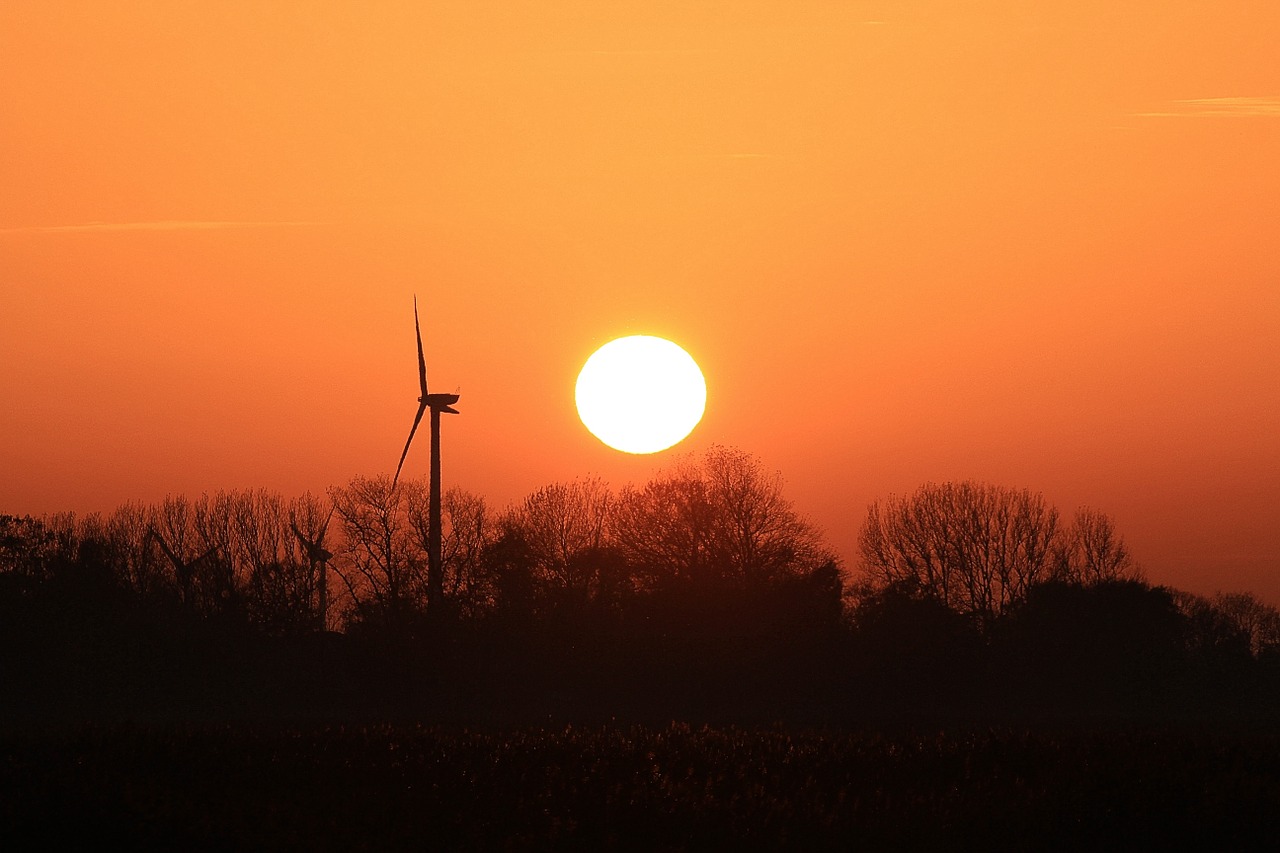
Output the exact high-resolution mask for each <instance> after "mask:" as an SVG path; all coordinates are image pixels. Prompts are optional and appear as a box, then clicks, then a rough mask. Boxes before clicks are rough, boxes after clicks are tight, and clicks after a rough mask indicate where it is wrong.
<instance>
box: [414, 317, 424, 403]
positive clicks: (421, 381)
mask: <svg viewBox="0 0 1280 853" xmlns="http://www.w3.org/2000/svg"><path fill="white" fill-rule="evenodd" d="M413 332H414V334H415V335H417V336H418V384H419V385H421V386H422V396H424V397H425V396H427V360H426V359H425V358H423V357H422V329H421V328H419V326H418V297H417V296H414V297H413Z"/></svg>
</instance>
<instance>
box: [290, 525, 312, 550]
mask: <svg viewBox="0 0 1280 853" xmlns="http://www.w3.org/2000/svg"><path fill="white" fill-rule="evenodd" d="M289 528H290V529H291V530H292V531H293V535H294V536H297V537H298V541H299V542H301V543H302V547H303V548H308V547H310V546H311V543H310V542H308V541H307V538H306V537H305V536H303V535H302V531H301V530H299V529H298V525H296V524H294V523H293V522H292V521H291V522H289Z"/></svg>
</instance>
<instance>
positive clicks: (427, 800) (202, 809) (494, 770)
mask: <svg viewBox="0 0 1280 853" xmlns="http://www.w3.org/2000/svg"><path fill="white" fill-rule="evenodd" d="M0 755H2V756H3V763H0V827H2V829H0V849H5V850H17V849H66V848H67V847H68V845H73V844H74V845H86V846H85V847H84V849H92V848H98V847H105V846H110V845H111V844H112V843H113V842H114V843H116V844H122V845H124V846H126V847H127V848H128V849H175V850H176V849H219V850H222V849H226V850H249V849H297V850H409V849H414V850H431V849H498V850H502V849H509V850H524V849H583V850H586V849H590V850H709V849H736V850H741V849H791V850H828V849H853V850H857V849H896V850H915V849H984V850H989V849H1062V850H1082V849H1097V850H1103V849H1114V850H1121V849H1123V850H1134V849H1224V850H1225V849H1232V850H1242V849H1271V847H1270V844H1271V843H1274V840H1275V839H1276V838H1280V733H1276V732H1274V731H1271V732H1267V731H1259V730H1248V729H1234V730H1231V731H1211V730H1208V729H1205V728H1194V729H1193V728H1182V729H1176V728H1144V727H1139V726H1130V727H1115V728H1093V729H1087V730H1086V729H1078V728H1077V729H1058V730H1054V731H1047V730H1035V731H1033V730H1019V729H1014V728H996V729H960V728H952V729H948V730H916V731H905V730H903V731H896V732H883V731H868V730H861V731H814V730H788V729H784V728H782V727H773V728H769V727H763V728H759V727H757V728H737V727H703V728H696V727H689V726H685V725H679V724H671V725H669V726H665V727H648V726H624V725H611V726H599V727H592V728H575V727H563V728H562V727H558V726H557V727H554V728H510V729H497V728H494V729H489V730H472V729H462V728H456V727H455V728H436V727H415V726H347V727H340V726H333V727H323V726H313V727H306V728H295V727H289V726H283V725H276V726H253V725H239V726H230V727H196V728H192V727H187V728H165V729H159V728H130V727H112V728H84V729H79V730H76V731H73V732H63V733H60V734H44V735H34V734H24V735H10V736H7V737H5V738H4V739H3V740H2V741H0Z"/></svg>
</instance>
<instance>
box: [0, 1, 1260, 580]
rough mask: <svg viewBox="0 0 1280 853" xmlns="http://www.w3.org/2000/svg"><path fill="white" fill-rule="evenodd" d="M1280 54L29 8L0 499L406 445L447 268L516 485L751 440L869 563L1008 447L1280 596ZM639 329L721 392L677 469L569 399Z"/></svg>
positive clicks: (767, 22) (1098, 37)
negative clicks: (893, 515)
mask: <svg viewBox="0 0 1280 853" xmlns="http://www.w3.org/2000/svg"><path fill="white" fill-rule="evenodd" d="M1277 45H1280V4H1277V3H1275V2H1242V0H1212V2H1210V1H1209V0H1187V1H1185V2H1184V0H1161V2H1149V3H1115V2H1096V0H1075V2H1070V3H1067V2H1047V3H1026V2H991V1H990V0H974V2H965V3H959V2H942V0H933V2H925V0H903V2H806V0H788V2H741V0H738V2H718V3H711V2H705V3H704V2H654V0H644V2H607V3H606V2H598V0H590V2H585V1H584V2H561V0H546V2H529V3H514V2H510V0H504V2H477V0H467V2H437V3H431V2H426V3H419V2H398V3H377V2H374V3H356V2H348V3H324V2H314V0H307V2H279V3H264V2H260V0H254V2H240V0H236V2H204V3H175V2H172V0H165V2H130V3H117V2H109V3H108V2H66V3H52V2H48V0H39V2H31V0H5V2H4V3H3V4H0V357H2V358H3V364H4V369H3V373H2V374H0V513H9V514H27V513H30V514H43V513H47V512H53V511H59V510H72V511H75V512H78V513H83V512H91V511H102V512H108V511H110V510H112V509H114V508H115V507H116V506H118V505H119V504H121V503H123V502H125V501H129V500H139V501H144V502H152V501H159V500H160V499H162V498H163V497H164V496H165V495H166V494H186V495H188V496H191V497H196V496H198V495H199V494H200V493H201V492H205V491H208V492H213V491H216V490H218V489H224V488H226V489H231V488H250V487H265V488H269V489H272V490H276V491H279V492H282V493H283V494H285V495H289V496H291V495H296V494H301V493H302V492H303V491H307V490H310V491H313V492H323V491H324V489H325V488H326V487H328V486H331V485H339V484H342V483H345V482H347V481H348V480H349V479H350V478H351V477H353V476H355V475H374V474H378V473H386V474H388V475H389V474H390V473H391V472H392V471H393V470H394V468H395V464H396V461H397V459H398V457H399V452H400V449H401V447H402V445H403V442H404V438H405V434H406V432H407V430H408V426H409V422H410V421H411V419H412V417H413V414H414V411H415V410H416V408H417V402H416V397H417V376H416V365H415V354H414V343H413V315H412V307H413V305H412V299H413V295H414V294H415V293H416V294H417V296H418V298H419V300H420V304H421V306H422V310H423V334H424V338H425V345H426V351H427V363H428V368H429V371H430V378H431V380H432V385H433V386H434V387H433V390H439V391H451V390H453V389H454V388H455V387H458V386H460V390H461V394H462V399H461V401H460V402H459V404H458V408H459V409H460V410H461V412H462V414H461V415H459V416H456V417H449V418H447V419H445V421H444V435H443V441H444V478H445V484H446V486H448V485H461V486H464V487H466V488H468V489H470V490H472V491H474V492H477V493H479V494H482V495H484V496H485V497H487V498H488V499H489V500H490V501H491V502H492V503H493V504H494V505H495V506H496V507H499V508H501V507H503V506H505V505H506V504H507V503H508V502H510V501H513V500H517V499H519V498H521V497H523V496H524V495H525V494H527V493H529V492H530V491H532V490H533V489H535V488H538V487H539V486H542V485H546V484H548V483H551V482H555V481H567V480H571V479H573V478H574V477H577V476H586V475H592V474H597V475H600V476H603V477H605V478H606V479H608V480H610V481H611V482H613V483H616V484H618V485H621V484H622V483H625V482H629V481H630V482H643V481H644V480H646V479H647V478H648V477H649V476H650V475H651V474H653V473H654V472H655V471H657V470H658V469H660V468H661V467H663V466H664V465H669V464H671V463H672V462H673V461H674V459H675V458H677V456H678V454H681V453H685V452H690V451H692V452H699V451H701V450H704V449H705V448H707V447H708V446H710V445H712V444H725V445H730V446H734V447H738V448H741V449H743V450H747V451H749V452H751V453H753V454H755V455H757V456H758V457H759V458H760V459H761V460H762V461H763V462H764V464H765V465H766V466H767V467H768V468H770V469H776V470H779V471H781V472H782V474H783V476H784V477H785V478H786V482H787V493H788V496H789V497H791V498H792V500H793V501H794V502H795V504H796V506H797V508H798V509H799V510H800V511H801V512H802V513H804V514H805V515H807V516H808V517H810V518H811V519H812V520H813V521H814V522H816V523H817V524H818V525H819V526H821V527H822V528H823V529H824V531H825V532H826V535H827V537H828V540H829V541H830V542H831V544H832V545H833V546H834V547H835V548H836V549H837V550H838V551H839V552H840V553H841V554H842V555H843V556H844V557H845V560H846V564H847V565H852V564H853V562H854V546H855V540H856V535H857V530H858V527H859V525H860V524H861V522H862V519H863V517H864V515H865V513H866V507H867V505H868V503H869V502H871V501H872V500H875V499H876V498H882V497H887V496H888V495H890V494H894V493H896V494H903V493H908V492H911V491H913V490H914V489H915V488H917V487H918V486H919V485H921V484H922V483H924V482H926V481H937V482H940V481H945V480H958V479H976V480H980V481H984V482H989V483H995V484H999V485H1005V486H1013V487H1028V488H1031V489H1033V490H1035V491H1040V492H1043V493H1044V495H1045V496H1046V498H1048V499H1049V500H1050V501H1051V502H1052V503H1054V504H1055V505H1057V506H1058V507H1059V509H1061V510H1062V511H1063V513H1064V515H1068V516H1069V515H1070V513H1071V512H1072V511H1073V510H1074V508H1075V507H1076V506H1079V505H1090V506H1093V507H1096V508H1098V509H1101V510H1103V511H1105V512H1108V513H1110V514H1111V515H1113V516H1114V518H1115V519H1116V522H1117V525H1118V527H1119V529H1120V531H1121V532H1122V533H1123V534H1124V535H1125V538H1126V540H1127V541H1128V542H1129V544H1130V546H1131V547H1132V549H1133V551H1134V552H1135V555H1136V557H1137V558H1138V560H1139V562H1140V563H1141V564H1142V565H1143V566H1144V568H1145V569H1146V571H1147V574H1148V577H1149V578H1150V579H1151V580H1152V581H1154V582H1156V583H1166V584H1171V585H1174V586H1177V587H1179V588H1184V589H1190V590H1193V591H1197V592H1205V593H1208V592H1213V591H1214V590H1217V589H1223V590H1236V589H1247V590H1251V591H1254V592H1256V593H1258V594H1260V595H1262V596H1263V597H1264V598H1267V599H1268V600H1270V601H1271V602H1272V603H1280V61H1278V60H1277ZM636 333H644V334H654V335H660V336H664V337H667V338H670V339H672V340H674V341H676V342H678V343H680V344H681V345H682V346H684V347H685V348H686V349H687V350H688V351H689V352H690V353H691V354H692V355H693V356H694V357H695V358H696V359H697V360H698V362H699V363H700V364H701V365H702V368H703V370H704V372H705V374H706V377H707V384H708V404H707V413H706V417H705V419H704V420H703V422H702V424H701V425H700V426H699V427H698V428H697V429H696V430H695V431H694V433H693V435H692V436H691V437H690V438H689V439H688V440H686V441H685V442H684V443H683V444H681V445H678V446H677V448H675V449H674V450H673V451H668V452H666V453H663V454H658V455H656V456H651V457H630V456H626V455H623V454H620V453H618V452H616V451H613V450H610V449H609V448H607V447H606V446H604V445H603V444H601V443H600V442H599V441H598V440H596V439H595V438H594V437H592V436H591V435H590V434H589V433H588V432H587V431H586V429H585V428H584V427H583V426H582V425H581V423H580V422H579V421H578V418H577V415H576V412H575V410H574V405H573V386H574V380H575V378H576V375H577V371H578V369H579V367H580V366H581V364H582V363H583V362H584V361H585V359H586V358H587V356H588V355H590V354H591V352H592V351H593V350H594V349H595V348H596V347H598V346H600V345H601V344H603V343H605V342H606V341H607V340H609V339H611V338H613V337H616V336H619V335H624V334H636ZM658 404H660V402H659V403H658ZM426 465H427V453H426V444H425V437H424V438H421V439H420V440H419V446H417V447H416V448H415V450H414V451H413V452H411V455H410V457H409V460H408V462H407V463H406V470H407V472H408V473H409V474H410V475H413V476H423V475H425V471H426Z"/></svg>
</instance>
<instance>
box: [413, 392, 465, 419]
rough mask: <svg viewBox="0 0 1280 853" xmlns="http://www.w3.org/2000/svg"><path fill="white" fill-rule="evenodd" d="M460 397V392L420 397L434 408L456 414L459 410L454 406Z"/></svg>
mask: <svg viewBox="0 0 1280 853" xmlns="http://www.w3.org/2000/svg"><path fill="white" fill-rule="evenodd" d="M460 397H461V395H460V394H428V395H427V396H425V397H422V398H420V399H421V401H422V402H423V403H426V404H427V405H428V406H430V407H431V408H433V409H436V410H438V411H441V412H449V413H450V414H453V415H456V414H458V410H457V409H455V408H453V404H454V403H456V402H458V400H459V399H460Z"/></svg>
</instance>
